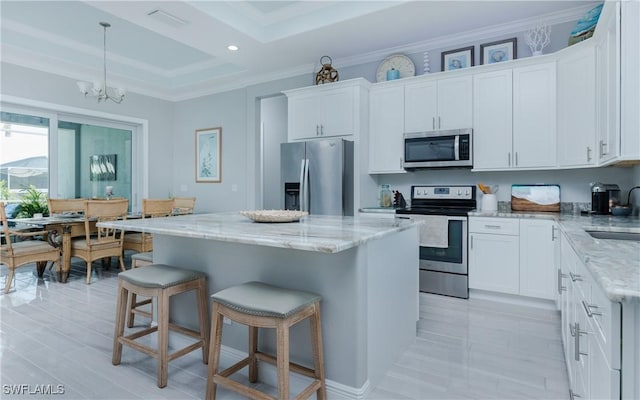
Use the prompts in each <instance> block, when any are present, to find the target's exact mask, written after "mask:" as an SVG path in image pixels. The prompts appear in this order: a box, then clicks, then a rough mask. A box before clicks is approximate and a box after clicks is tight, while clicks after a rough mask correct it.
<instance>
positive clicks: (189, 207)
mask: <svg viewBox="0 0 640 400" xmlns="http://www.w3.org/2000/svg"><path fill="white" fill-rule="evenodd" d="M195 206H196V198H195V197H174V198H173V208H174V209H175V214H176V215H184V214H193V209H194V207H195Z"/></svg>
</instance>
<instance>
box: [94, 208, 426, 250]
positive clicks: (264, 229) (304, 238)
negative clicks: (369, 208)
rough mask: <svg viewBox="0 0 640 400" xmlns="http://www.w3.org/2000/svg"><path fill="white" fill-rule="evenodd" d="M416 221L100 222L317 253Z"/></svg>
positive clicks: (224, 217)
mask: <svg viewBox="0 0 640 400" xmlns="http://www.w3.org/2000/svg"><path fill="white" fill-rule="evenodd" d="M417 225H419V223H416V222H411V221H408V220H396V219H391V218H380V217H376V216H367V215H364V216H356V217H338V216H319V215H310V216H307V217H304V218H302V219H301V220H300V221H299V222H289V223H257V222H253V221H251V220H250V219H248V218H246V217H244V216H242V215H240V214H239V213H233V212H229V213H215V214H191V215H181V216H176V217H166V218H146V219H137V220H125V221H112V222H101V223H99V224H98V226H101V227H115V228H119V229H124V230H125V231H137V232H146V233H155V234H159V235H170V236H183V237H192V238H198V239H209V240H219V241H224V242H234V243H243V244H254V245H259V246H269V247H281V248H290V249H297V250H306V251H314V252H321V253H338V252H340V251H344V250H347V249H350V248H352V247H356V246H359V245H361V244H363V243H366V242H368V241H370V240H374V239H378V238H381V237H384V236H386V235H390V234H393V233H395V232H401V231H404V230H407V229H410V228H413V227H415V226H417Z"/></svg>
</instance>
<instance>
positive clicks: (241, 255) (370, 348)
mask: <svg viewBox="0 0 640 400" xmlns="http://www.w3.org/2000/svg"><path fill="white" fill-rule="evenodd" d="M100 225H101V226H111V227H117V228H121V229H124V230H126V231H140V232H147V233H152V234H153V237H154V239H153V240H154V241H153V247H154V251H153V254H154V262H155V263H163V264H169V265H174V266H176V267H179V268H180V267H184V268H190V269H195V270H199V271H203V272H206V273H207V274H208V277H209V280H208V285H209V293H210V294H212V293H215V292H217V291H219V290H221V289H224V288H227V287H229V286H232V285H236V284H240V283H243V282H247V281H261V282H265V283H269V284H273V285H278V286H283V287H287V288H291V289H298V290H307V291H311V292H315V293H319V294H320V295H322V303H321V306H322V331H323V336H324V337H323V339H324V351H325V369H326V376H327V392H328V395H329V398H353V399H355V398H363V396H364V395H365V394H366V392H367V390H368V388H369V387H371V386H372V385H375V383H376V382H377V381H378V380H379V379H380V378H381V377H382V376H383V375H384V372H385V371H386V370H387V369H388V367H389V366H390V365H391V363H392V362H393V361H394V360H395V359H396V358H397V357H398V356H399V355H400V354H401V352H402V351H403V350H405V349H406V348H407V347H408V346H409V345H410V344H411V343H412V342H413V341H414V339H415V335H416V321H417V319H418V232H417V226H418V224H416V223H412V222H409V221H407V220H394V219H389V218H376V217H371V216H363V217H335V216H308V217H305V218H303V219H301V220H300V221H299V222H293V223H280V224H277V223H270V224H261V223H255V222H252V221H251V220H249V219H247V218H245V217H243V216H241V215H239V214H237V213H220V214H193V215H185V216H178V217H167V218H153V219H144V220H132V221H129V220H127V221H114V222H108V223H101V224H100ZM191 300H192V299H190V298H188V297H187V298H180V297H179V296H178V298H176V299H175V302H173V303H172V310H171V317H172V319H174V320H176V321H177V322H179V323H183V324H186V325H191V326H193V327H195V326H196V321H197V317H196V310H195V309H194V307H193V306H192V301H191ZM224 329H225V331H224V335H223V348H224V350H223V360H224V358H225V357H228V358H231V359H232V360H231V361H232V362H234V361H237V360H239V359H240V358H242V357H243V356H244V354H245V353H246V350H247V343H248V335H247V329H246V328H245V327H244V326H242V325H237V324H235V323H234V324H231V325H225V326H224ZM263 331H264V332H261V336H260V341H261V345H262V346H263V348H265V349H266V350H267V351H274V350H275V332H270V331H268V330H263ZM309 337H310V336H309V324H308V322H307V321H304V322H302V323H300V324H298V325H297V326H295V327H294V328H293V330H292V334H291V359H292V361H295V362H298V363H301V364H303V365H312V354H311V350H310V349H311V347H310V343H309ZM269 367H270V366H269V365H264V368H265V369H264V371H267V373H266V374H264V375H263V376H262V377H261V379H263V380H265V381H266V382H267V383H271V384H274V385H275V376H274V374H272V373H269ZM293 377H294V375H292V378H293ZM294 382H295V380H292V390H295V384H294Z"/></svg>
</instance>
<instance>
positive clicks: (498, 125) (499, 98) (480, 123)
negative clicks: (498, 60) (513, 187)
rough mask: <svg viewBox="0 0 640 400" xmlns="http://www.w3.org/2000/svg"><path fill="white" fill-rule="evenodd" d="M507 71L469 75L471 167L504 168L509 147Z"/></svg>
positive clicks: (510, 111)
mask: <svg viewBox="0 0 640 400" xmlns="http://www.w3.org/2000/svg"><path fill="white" fill-rule="evenodd" d="M512 79H513V78H512V71H511V69H506V70H501V71H493V72H485V73H480V74H475V75H474V76H473V168H474V169H476V170H481V169H508V168H509V167H510V166H509V159H508V157H509V154H510V153H511V152H512V148H513V100H512V98H511V97H512V95H513V83H512Z"/></svg>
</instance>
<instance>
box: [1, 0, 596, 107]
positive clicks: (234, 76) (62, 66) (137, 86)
mask: <svg viewBox="0 0 640 400" xmlns="http://www.w3.org/2000/svg"><path fill="white" fill-rule="evenodd" d="M591 8H593V5H592V4H589V5H582V6H578V7H574V8H571V9H569V10H563V11H560V12H555V13H548V14H545V15H542V16H538V17H535V18H526V19H521V20H517V21H512V22H510V23H506V24H501V25H494V26H490V27H487V28H481V29H475V30H471V31H465V32H461V33H459V34H455V35H447V36H441V37H437V38H432V39H428V40H424V41H420V42H414V43H409V44H406V45H402V46H396V47H391V48H385V49H380V50H376V51H373V52H369V53H366V54H362V55H358V56H352V57H343V58H337V59H334V62H333V64H334V66H336V67H350V66H356V65H361V64H366V63H372V62H379V61H380V60H382V59H383V58H385V57H387V56H388V55H389V54H394V53H405V54H412V53H420V52H425V51H428V50H433V49H441V48H448V47H452V46H462V45H463V44H464V43H469V42H473V43H477V42H478V41H479V40H487V39H492V38H496V37H500V36H508V35H514V34H517V33H521V32H524V31H526V30H528V29H530V28H532V27H533V26H535V25H536V24H538V23H542V22H544V23H547V24H548V25H557V24H561V23H566V22H570V21H575V20H577V19H579V18H581V17H582V16H584V14H585V13H586V12H587V11H589V10H590V9H591ZM2 23H3V29H9V30H12V31H15V32H17V33H20V34H25V35H29V36H32V37H35V38H37V39H39V40H43V41H46V42H48V43H54V44H56V45H60V46H64V47H68V48H70V49H73V50H74V51H79V52H83V53H86V54H90V55H92V56H95V57H99V58H101V57H102V52H101V51H97V50H96V49H95V48H93V47H91V46H87V45H84V44H82V43H80V42H77V41H74V40H70V39H67V38H63V37H60V36H56V35H51V34H48V33H47V34H45V33H44V32H43V31H41V30H38V29H34V28H31V27H28V26H25V25H23V24H20V23H16V22H14V21H8V20H3V21H2ZM109 58H110V59H111V60H112V61H117V62H119V63H120V64H122V65H126V66H128V67H131V68H134V69H137V70H141V71H145V73H147V74H153V75H155V76H157V77H158V78H159V79H165V80H170V79H173V78H177V77H180V76H183V75H185V74H191V73H198V72H203V71H206V70H207V69H210V68H215V67H218V66H221V65H224V64H225V62H224V61H221V60H216V59H213V60H205V61H202V62H197V63H193V64H190V65H185V66H183V67H180V68H175V69H171V70H167V69H161V68H158V67H156V66H153V65H149V64H146V63H144V62H139V61H135V60H132V59H130V58H127V57H122V56H118V55H115V54H110V53H109ZM2 62H6V63H10V64H15V65H19V66H21V67H25V68H29V69H33V70H39V71H44V72H47V73H52V74H56V75H61V76H64V77H68V78H71V79H74V80H85V81H89V82H92V81H93V80H95V79H96V78H97V77H99V74H98V75H97V72H96V71H97V69H95V68H87V67H82V66H79V65H77V64H72V63H70V62H68V61H66V60H64V59H61V58H54V57H51V56H44V55H42V54H38V53H35V52H33V51H29V50H25V49H22V48H16V47H15V46H6V45H5V46H3V47H2ZM316 68H317V65H315V64H304V65H300V66H296V67H292V68H288V69H282V70H279V71H277V72H273V73H264V74H260V75H255V76H250V77H243V76H242V75H241V74H242V73H243V71H238V72H235V73H229V74H227V75H225V76H223V77H217V78H215V79H210V80H206V81H203V82H196V83H193V84H186V85H180V86H177V87H166V88H162V87H159V86H157V85H147V84H143V83H141V82H140V81H139V80H134V79H130V78H125V77H123V76H121V75H118V74H116V73H114V72H112V71H110V73H109V78H110V86H117V87H123V88H125V89H126V91H127V92H129V93H137V94H140V95H144V96H149V97H154V98H158V99H161V100H166V101H173V102H177V101H185V100H190V99H194V98H198V97H202V96H207V95H213V94H218V93H223V92H227V91H231V90H236V89H243V88H246V87H248V86H251V85H257V84H263V83H267V82H270V81H274V80H279V79H286V78H291V77H294V76H300V75H304V74H309V76H310V78H309V85H312V84H313V82H312V81H313V79H312V77H313V73H315V69H316Z"/></svg>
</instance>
